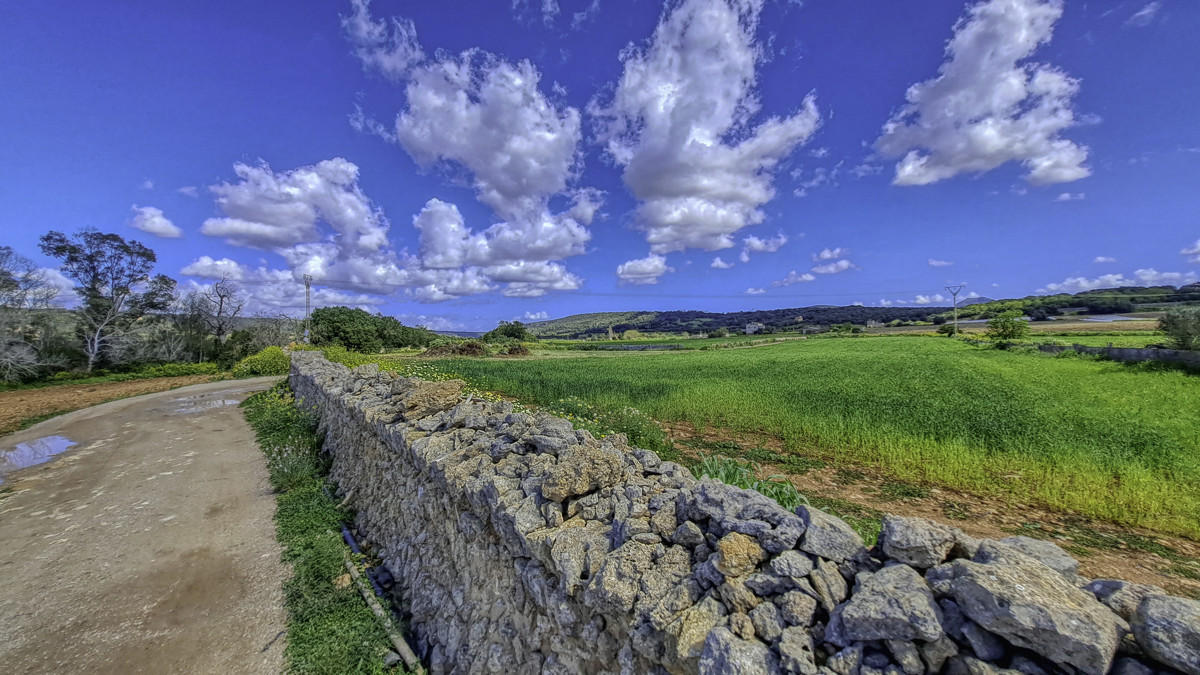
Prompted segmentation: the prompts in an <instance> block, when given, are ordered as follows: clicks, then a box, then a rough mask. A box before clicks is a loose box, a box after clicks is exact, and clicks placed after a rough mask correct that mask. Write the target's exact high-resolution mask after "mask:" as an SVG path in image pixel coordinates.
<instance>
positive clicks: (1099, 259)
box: [1092, 255, 1117, 263]
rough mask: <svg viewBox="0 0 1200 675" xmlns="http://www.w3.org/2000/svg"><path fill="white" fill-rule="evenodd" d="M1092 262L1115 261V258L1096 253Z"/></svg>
mask: <svg viewBox="0 0 1200 675" xmlns="http://www.w3.org/2000/svg"><path fill="white" fill-rule="evenodd" d="M1092 262H1094V263H1115V262H1117V259H1116V258H1110V257H1109V256H1106V255H1098V256H1096V257H1095V258H1093V259H1092Z"/></svg>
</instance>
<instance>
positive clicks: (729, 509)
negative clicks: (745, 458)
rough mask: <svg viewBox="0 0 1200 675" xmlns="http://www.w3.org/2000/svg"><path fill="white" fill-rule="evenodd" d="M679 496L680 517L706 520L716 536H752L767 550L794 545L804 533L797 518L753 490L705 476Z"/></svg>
mask: <svg viewBox="0 0 1200 675" xmlns="http://www.w3.org/2000/svg"><path fill="white" fill-rule="evenodd" d="M689 497H690V499H689ZM679 499H680V504H679V507H677V509H676V511H677V513H678V514H679V516H680V517H686V518H687V519H689V520H697V521H699V520H707V521H709V530H710V531H712V532H713V533H714V534H716V535H717V536H718V537H723V536H725V535H726V534H728V533H730V532H738V533H740V534H744V535H747V536H750V537H753V538H755V539H756V540H758V543H759V545H761V546H762V547H763V548H764V549H766V550H767V551H768V552H769V553H781V552H783V551H786V550H788V549H790V548H794V547H795V546H796V542H797V541H799V539H800V535H801V534H803V533H804V523H803V522H802V521H801V520H800V518H798V517H796V515H795V514H793V513H791V512H789V511H788V510H787V509H784V508H783V507H781V506H780V505H779V503H778V502H776V501H775V500H774V499H771V498H770V497H767V496H765V495H763V494H760V493H758V492H755V491H754V490H743V489H741V488H737V487H734V486H732V485H726V484H725V483H721V482H719V481H715V480H712V479H708V478H706V479H703V480H701V481H698V482H697V483H696V484H695V486H694V487H693V488H692V489H691V490H685V491H680V495H679Z"/></svg>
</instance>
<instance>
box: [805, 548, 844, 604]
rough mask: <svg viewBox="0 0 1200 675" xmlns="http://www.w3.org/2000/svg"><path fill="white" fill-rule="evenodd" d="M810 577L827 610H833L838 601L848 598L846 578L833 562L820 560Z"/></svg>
mask: <svg viewBox="0 0 1200 675" xmlns="http://www.w3.org/2000/svg"><path fill="white" fill-rule="evenodd" d="M808 578H809V580H810V581H812V586H813V590H814V591H815V592H816V594H817V599H818V600H820V601H821V605H822V606H823V607H824V608H825V611H827V612H832V611H833V610H834V608H835V607H837V606H838V603H840V602H841V601H843V600H845V599H846V580H845V579H844V578H842V574H841V572H839V571H838V568H837V565H835V564H833V563H832V562H829V561H827V560H818V561H817V566H816V568H815V569H814V570H813V571H812V572H811V573H810V574H809V575H808Z"/></svg>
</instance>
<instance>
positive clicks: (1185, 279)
mask: <svg viewBox="0 0 1200 675" xmlns="http://www.w3.org/2000/svg"><path fill="white" fill-rule="evenodd" d="M1198 279H1200V278H1198V277H1197V276H1196V273H1195V272H1188V273H1186V274H1184V273H1180V272H1159V271H1158V270H1156V269H1154V268H1153V267H1151V268H1148V269H1140V270H1136V271H1135V272H1134V273H1133V277H1132V278H1130V277H1126V276H1125V275H1123V274H1105V275H1103V276H1099V277H1096V278H1095V279H1088V278H1087V277H1069V278H1067V279H1065V280H1063V281H1062V282H1061V283H1056V284H1046V287H1045V288H1039V289H1038V290H1037V292H1038V293H1079V292H1082V291H1091V290H1095V289H1097V288H1120V287H1122V286H1155V285H1166V284H1170V285H1175V286H1178V285H1182V284H1190V283H1193V282H1195V281H1197V280H1198Z"/></svg>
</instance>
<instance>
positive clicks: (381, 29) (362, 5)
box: [342, 0, 425, 80]
mask: <svg viewBox="0 0 1200 675" xmlns="http://www.w3.org/2000/svg"><path fill="white" fill-rule="evenodd" d="M350 4H351V6H352V7H353V10H354V11H353V13H351V14H350V16H344V17H342V30H344V31H346V39H347V40H349V41H350V45H351V46H352V47H353V48H354V55H355V56H357V57H358V59H359V60H360V61H362V64H363V69H364V70H377V71H379V73H380V74H381V75H383V76H384V77H386V78H388V79H390V80H400V79H403V78H404V76H405V75H407V74H408V71H409V70H410V69H411V68H412V67H413V65H414V64H416V63H418V62H420V61H421V60H422V59H424V58H425V54H424V52H422V51H421V45H420V44H419V43H418V42H417V27H416V26H415V25H414V24H413V22H412V21H410V20H406V19H400V18H392V21H391V25H390V26H389V25H388V23H387V22H384V21H376V20H374V19H372V18H371V13H370V4H371V3H370V0H350Z"/></svg>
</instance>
